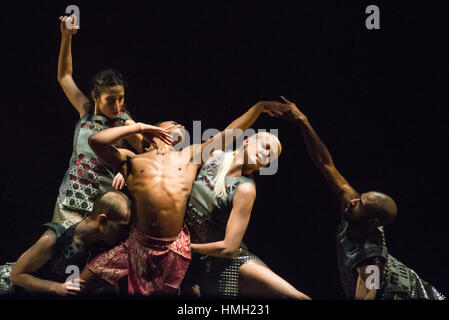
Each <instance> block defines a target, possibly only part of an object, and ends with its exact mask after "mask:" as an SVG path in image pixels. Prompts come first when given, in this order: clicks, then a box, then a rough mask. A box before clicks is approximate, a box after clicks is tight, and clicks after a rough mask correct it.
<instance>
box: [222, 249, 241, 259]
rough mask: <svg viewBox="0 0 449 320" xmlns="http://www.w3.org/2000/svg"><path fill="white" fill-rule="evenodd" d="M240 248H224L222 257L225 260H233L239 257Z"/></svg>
mask: <svg viewBox="0 0 449 320" xmlns="http://www.w3.org/2000/svg"><path fill="white" fill-rule="evenodd" d="M238 250H239V248H238V247H237V248H234V247H225V248H223V250H222V251H221V254H222V257H223V258H227V259H232V258H234V257H235V256H236V255H237V252H238Z"/></svg>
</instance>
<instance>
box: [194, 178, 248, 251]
mask: <svg viewBox="0 0 449 320" xmlns="http://www.w3.org/2000/svg"><path fill="white" fill-rule="evenodd" d="M255 199H256V188H255V186H254V185H253V184H252V183H244V184H242V185H240V186H239V187H238V189H237V191H236V192H235V195H234V199H233V202H232V204H233V207H232V211H231V214H230V216H229V219H228V223H227V225H226V233H225V238H224V239H223V240H221V241H216V242H209V243H192V244H191V245H192V250H193V251H195V252H198V253H200V254H203V255H209V256H213V257H221V258H232V257H233V256H234V255H235V254H236V253H237V251H238V249H239V246H240V243H241V242H242V239H243V236H244V235H245V232H246V228H247V227H248V223H249V219H250V216H251V210H252V208H253V204H254V200H255Z"/></svg>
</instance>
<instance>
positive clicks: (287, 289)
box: [239, 262, 311, 300]
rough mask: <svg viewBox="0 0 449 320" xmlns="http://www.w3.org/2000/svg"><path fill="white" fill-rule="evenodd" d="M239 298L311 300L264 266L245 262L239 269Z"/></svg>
mask: <svg viewBox="0 0 449 320" xmlns="http://www.w3.org/2000/svg"><path fill="white" fill-rule="evenodd" d="M239 291H240V295H241V296H247V297H264V298H283V299H300V300H311V299H310V297H308V296H307V295H305V294H304V293H302V292H300V291H298V290H296V289H295V288H294V287H293V286H292V285H291V284H290V283H288V282H287V281H285V280H284V279H282V278H281V277H280V276H278V275H277V274H275V273H274V272H273V271H271V270H270V269H269V268H267V267H266V266H263V265H260V264H257V263H251V262H247V263H245V264H243V265H242V266H241V267H240V269H239Z"/></svg>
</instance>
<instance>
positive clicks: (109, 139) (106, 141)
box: [88, 123, 172, 171]
mask: <svg viewBox="0 0 449 320" xmlns="http://www.w3.org/2000/svg"><path fill="white" fill-rule="evenodd" d="M141 133H152V134H153V135H154V136H155V137H158V138H160V139H161V140H163V141H164V142H166V143H169V144H170V143H172V140H171V138H170V134H169V133H168V132H167V131H166V130H164V129H162V128H159V127H155V126H151V125H148V124H144V123H135V124H132V125H128V126H122V127H114V128H109V129H106V130H103V131H100V132H97V133H94V134H93V135H91V136H90V137H89V140H88V141H89V146H90V147H91V148H92V150H93V151H94V152H95V153H96V154H97V155H98V157H99V159H100V161H102V162H103V163H105V164H107V165H109V166H110V167H112V168H114V169H116V170H118V171H122V166H123V164H124V163H125V162H126V159H127V158H128V157H132V156H134V155H135V154H134V153H133V152H132V151H130V150H127V149H119V148H116V147H115V146H114V145H113V144H114V143H115V142H116V141H117V140H120V139H126V138H128V137H129V136H132V135H135V134H141Z"/></svg>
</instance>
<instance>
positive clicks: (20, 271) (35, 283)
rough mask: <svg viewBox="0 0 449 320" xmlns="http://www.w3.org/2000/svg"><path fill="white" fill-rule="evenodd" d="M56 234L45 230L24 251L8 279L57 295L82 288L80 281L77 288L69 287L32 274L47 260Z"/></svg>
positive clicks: (51, 251)
mask: <svg viewBox="0 0 449 320" xmlns="http://www.w3.org/2000/svg"><path fill="white" fill-rule="evenodd" d="M55 243H56V235H55V233H54V231H53V230H51V229H49V230H47V231H46V232H45V233H44V234H43V235H42V236H41V237H40V238H39V240H38V241H36V243H35V244H34V245H33V246H31V247H30V248H29V249H28V250H27V251H25V252H24V253H23V254H22V255H21V256H20V258H19V259H18V260H17V262H16V263H15V264H14V267H13V269H12V271H11V275H10V280H11V282H12V283H14V284H15V285H17V286H20V287H22V288H24V289H26V290H30V291H34V292H41V293H51V294H57V295H63V296H65V295H75V294H76V293H78V292H80V290H81V289H82V288H83V281H80V288H79V289H74V288H73V289H71V288H68V287H67V286H66V283H59V282H55V281H49V280H45V279H41V278H38V277H35V276H34V275H33V274H34V273H35V272H36V271H38V270H39V269H40V268H42V266H44V265H45V263H47V261H49V260H50V259H51V257H52V255H53V248H54V246H55Z"/></svg>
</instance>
